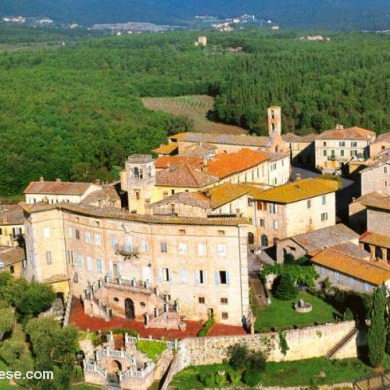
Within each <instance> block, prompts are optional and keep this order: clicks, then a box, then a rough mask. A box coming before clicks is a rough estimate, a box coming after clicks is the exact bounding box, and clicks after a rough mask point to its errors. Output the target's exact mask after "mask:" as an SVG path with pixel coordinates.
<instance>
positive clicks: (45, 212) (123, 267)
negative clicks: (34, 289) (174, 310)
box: [26, 204, 249, 325]
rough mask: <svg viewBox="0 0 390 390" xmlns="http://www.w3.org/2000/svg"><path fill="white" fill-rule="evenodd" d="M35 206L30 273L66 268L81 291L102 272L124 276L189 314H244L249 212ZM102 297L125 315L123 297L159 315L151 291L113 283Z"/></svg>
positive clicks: (234, 319) (223, 318)
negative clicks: (188, 213)
mask: <svg viewBox="0 0 390 390" xmlns="http://www.w3.org/2000/svg"><path fill="white" fill-rule="evenodd" d="M37 207H40V210H39V211H37V212H33V210H32V209H31V208H28V207H27V209H26V210H29V214H28V219H27V221H26V229H27V235H26V249H27V259H28V261H27V269H26V276H27V278H28V279H32V278H34V279H35V280H39V281H45V280H47V279H50V278H52V277H54V276H56V275H57V276H58V275H64V277H67V278H68V279H69V288H70V289H71V291H72V294H73V295H75V296H80V295H83V293H84V291H85V289H87V288H88V286H89V285H91V284H92V283H95V282H96V281H98V280H99V279H103V278H104V277H105V276H107V277H108V278H110V279H111V280H113V281H115V280H118V278H122V279H123V280H125V281H127V282H128V283H129V282H130V281H135V283H136V285H137V286H138V285H142V286H143V285H144V284H145V283H147V286H148V287H150V288H157V289H158V291H159V295H160V296H162V297H164V296H165V297H166V299H167V300H168V302H170V303H171V304H173V303H175V302H177V303H178V304H179V307H180V309H179V312H180V315H181V316H185V318H186V319H191V320H205V319H207V318H208V316H209V314H210V313H211V311H212V312H213V313H214V315H215V318H216V320H217V321H218V322H223V323H226V324H236V325H237V324H241V320H242V317H243V316H247V314H248V311H249V301H248V299H249V298H248V297H249V289H248V264H247V230H248V225H246V224H245V220H244V219H234V218H232V219H221V218H218V219H215V220H214V219H196V218H180V219H178V218H176V217H148V216H132V215H131V214H128V213H126V212H120V211H116V212H115V214H114V215H115V217H114V216H112V217H108V216H107V217H102V215H101V210H100V209H98V208H92V207H90V208H88V212H86V210H85V209H84V208H78V207H70V206H68V205H65V204H62V205H61V206H60V207H50V206H48V207H46V208H44V207H45V206H37ZM224 221H226V223H225V222H224ZM54 287H55V286H54ZM126 293H127V294H128V295H127V297H125V296H126ZM102 298H103V297H102ZM104 298H105V302H104V303H105V304H107V305H110V306H111V307H112V308H114V309H115V313H116V314H118V315H122V316H125V315H126V313H125V306H124V302H123V300H124V299H126V298H129V299H131V300H132V302H133V303H132V304H133V305H134V306H133V316H135V317H137V318H138V316H139V315H141V314H144V313H145V312H149V314H150V315H151V316H152V315H153V314H154V311H153V310H152V308H153V307H155V306H154V305H156V302H155V297H154V295H153V294H152V295H151V296H150V297H149V298H148V296H147V295H145V294H143V293H140V292H138V291H137V292H135V291H132V289H131V288H128V289H127V290H123V289H122V288H118V287H112V288H110V289H108V290H107V295H106V296H105V297H104ZM116 299H117V300H116ZM120 306H121V307H122V309H120ZM159 309H161V308H159ZM149 310H150V311H149Z"/></svg>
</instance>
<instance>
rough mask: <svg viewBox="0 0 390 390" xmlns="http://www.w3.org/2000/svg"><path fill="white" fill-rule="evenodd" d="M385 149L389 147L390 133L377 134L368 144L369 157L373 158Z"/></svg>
mask: <svg viewBox="0 0 390 390" xmlns="http://www.w3.org/2000/svg"><path fill="white" fill-rule="evenodd" d="M386 149H390V133H383V134H379V135H378V136H377V137H376V139H375V141H374V142H373V143H372V144H371V145H370V158H375V157H376V156H378V155H379V154H380V153H382V152H383V151H385V150H386Z"/></svg>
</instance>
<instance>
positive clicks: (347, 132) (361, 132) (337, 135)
mask: <svg viewBox="0 0 390 390" xmlns="http://www.w3.org/2000/svg"><path fill="white" fill-rule="evenodd" d="M372 137H375V132H374V131H371V130H366V129H362V128H361V127H356V126H354V127H349V128H347V129H331V130H326V131H323V132H322V133H321V134H319V135H318V136H317V137H316V139H357V140H359V139H367V138H372Z"/></svg>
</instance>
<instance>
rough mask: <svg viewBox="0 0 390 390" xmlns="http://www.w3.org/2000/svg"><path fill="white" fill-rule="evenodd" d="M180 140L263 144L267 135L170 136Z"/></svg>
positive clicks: (200, 134) (199, 134)
mask: <svg viewBox="0 0 390 390" xmlns="http://www.w3.org/2000/svg"><path fill="white" fill-rule="evenodd" d="M170 138H171V139H176V140H177V141H182V142H197V143H199V142H206V143H212V144H221V145H224V144H225V145H239V146H258V147H260V146H264V145H266V144H267V142H268V137H258V136H253V135H232V134H210V133H193V132H188V133H179V134H175V135H172V136H170Z"/></svg>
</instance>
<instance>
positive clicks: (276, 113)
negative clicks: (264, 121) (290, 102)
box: [268, 106, 282, 136]
mask: <svg viewBox="0 0 390 390" xmlns="http://www.w3.org/2000/svg"><path fill="white" fill-rule="evenodd" d="M274 130H276V131H277V132H278V135H282V109H281V108H280V107H279V106H272V107H269V108H268V134H269V136H271V134H272V133H273V131H274Z"/></svg>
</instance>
